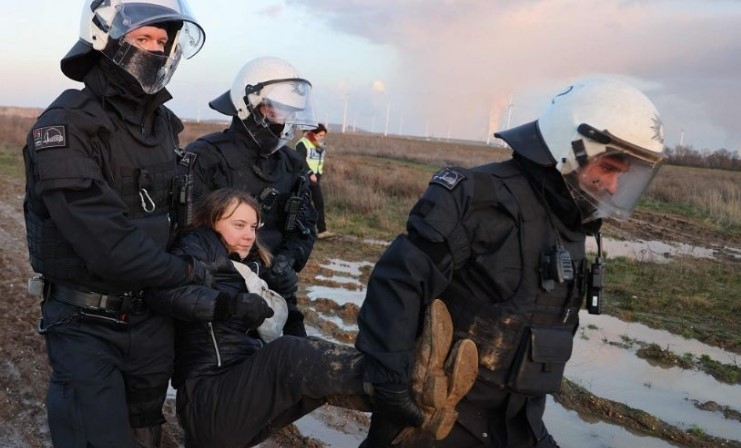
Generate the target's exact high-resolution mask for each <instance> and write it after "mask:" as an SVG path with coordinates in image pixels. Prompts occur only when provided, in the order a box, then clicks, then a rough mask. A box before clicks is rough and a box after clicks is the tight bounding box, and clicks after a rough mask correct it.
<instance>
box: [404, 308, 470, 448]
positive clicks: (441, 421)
mask: <svg viewBox="0 0 741 448" xmlns="http://www.w3.org/2000/svg"><path fill="white" fill-rule="evenodd" d="M452 340H453V321H452V319H451V318H450V313H448V308H447V307H446V306H445V303H443V302H442V301H441V300H435V301H433V302H432V303H431V304H430V306H429V308H428V309H427V312H426V313H425V321H424V327H423V329H422V335H421V336H420V338H419V339H418V340H417V352H416V358H415V362H414V368H413V370H412V395H413V397H414V399H415V400H416V401H417V403H418V404H419V406H420V408H421V409H422V412H424V414H425V421H424V423H423V424H422V427H421V428H405V429H404V430H403V431H402V432H401V433H399V436H397V437H396V439H395V440H394V444H395V445H396V444H400V445H402V446H403V445H405V443H404V442H407V443H411V442H412V440H414V439H418V438H421V437H424V434H421V433H420V432H421V431H425V432H427V433H428V434H431V435H432V436H433V437H434V438H435V439H436V440H442V439H444V438H445V437H447V436H448V434H449V433H450V431H451V430H452V429H453V425H454V424H455V421H456V419H457V418H458V412H457V411H456V410H455V407H456V405H457V404H458V402H459V401H461V399H462V398H463V397H464V396H465V395H466V394H467V393H468V391H469V390H471V387H473V383H474V382H475V381H476V377H477V375H478V350H477V349H476V344H475V343H474V342H473V341H471V340H470V339H461V340H459V341H457V342H456V343H455V345H454V346H453V349H452V350H450V344H451V342H452Z"/></svg>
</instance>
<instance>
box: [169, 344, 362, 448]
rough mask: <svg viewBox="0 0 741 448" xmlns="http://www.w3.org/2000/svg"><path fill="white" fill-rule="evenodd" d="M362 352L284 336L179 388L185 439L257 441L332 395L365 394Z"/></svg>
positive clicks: (191, 442) (219, 443)
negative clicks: (241, 360) (223, 370)
mask: <svg viewBox="0 0 741 448" xmlns="http://www.w3.org/2000/svg"><path fill="white" fill-rule="evenodd" d="M362 376H363V357H362V355H361V354H360V353H359V352H358V351H357V350H355V349H354V348H352V347H347V346H342V345H336V344H332V343H329V342H326V341H317V340H310V339H304V338H296V337H291V336H284V337H281V338H278V339H277V340H275V341H273V342H271V343H270V344H268V345H266V346H265V347H264V348H262V349H261V350H259V351H258V352H257V353H255V354H253V355H251V356H250V357H249V358H247V359H246V360H245V361H243V362H242V363H240V364H237V365H234V366H232V367H230V368H229V369H227V371H226V372H224V373H223V374H222V375H218V376H209V377H200V378H196V379H191V380H188V381H186V383H185V385H183V386H181V387H180V389H179V390H178V398H177V399H178V418H179V420H180V424H181V425H182V426H183V429H184V430H185V436H186V440H185V445H186V447H188V448H191V447H205V446H208V447H211V448H218V447H232V446H244V445H247V444H255V443H259V442H260V441H261V440H263V439H264V438H265V437H267V436H268V435H270V434H271V433H272V432H274V431H276V430H278V429H280V427H282V426H284V425H287V424H289V423H291V422H293V421H295V420H297V419H298V418H300V417H301V416H303V415H305V414H307V413H309V412H311V411H312V410H313V409H316V408H317V407H318V406H321V405H322V404H323V403H325V401H326V397H327V396H329V395H364V392H363V379H362Z"/></svg>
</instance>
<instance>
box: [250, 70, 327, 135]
mask: <svg viewBox="0 0 741 448" xmlns="http://www.w3.org/2000/svg"><path fill="white" fill-rule="evenodd" d="M248 89H250V86H248ZM255 93H257V94H258V95H260V96H261V97H262V100H261V103H260V105H259V106H264V107H259V109H260V112H261V113H262V115H263V116H264V117H265V119H266V120H267V121H268V122H269V123H271V124H284V125H293V126H296V127H299V128H301V129H314V128H315V127H316V124H317V121H316V117H315V115H314V102H313V100H312V97H311V83H309V81H306V80H304V79H298V78H290V79H276V80H273V81H268V82H265V83H261V90H260V91H257V92H255ZM247 96H248V97H249V93H248V95H247Z"/></svg>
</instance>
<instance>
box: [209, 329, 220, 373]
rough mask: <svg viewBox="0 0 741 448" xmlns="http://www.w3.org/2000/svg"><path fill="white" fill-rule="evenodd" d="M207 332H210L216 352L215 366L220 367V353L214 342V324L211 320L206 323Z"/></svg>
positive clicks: (217, 345)
mask: <svg viewBox="0 0 741 448" xmlns="http://www.w3.org/2000/svg"><path fill="white" fill-rule="evenodd" d="M208 332H209V333H210V334H211V342H213V344H214V352H216V367H221V354H220V353H219V344H217V343H216V335H215V334H214V326H213V324H212V323H211V322H209V323H208Z"/></svg>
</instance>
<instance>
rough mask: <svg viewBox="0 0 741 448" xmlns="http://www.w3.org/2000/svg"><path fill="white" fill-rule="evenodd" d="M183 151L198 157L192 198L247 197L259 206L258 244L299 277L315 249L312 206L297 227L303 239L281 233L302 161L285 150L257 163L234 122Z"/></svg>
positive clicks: (301, 175) (303, 174) (247, 139)
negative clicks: (226, 193)
mask: <svg viewBox="0 0 741 448" xmlns="http://www.w3.org/2000/svg"><path fill="white" fill-rule="evenodd" d="M185 150H186V151H187V152H193V153H195V154H197V156H196V159H195V162H194V165H193V167H192V170H193V176H194V182H195V194H196V197H199V196H201V195H203V194H205V193H207V192H209V191H213V190H216V189H219V188H224V187H234V188H238V189H240V190H244V191H247V192H249V193H250V194H251V195H252V196H254V197H255V198H257V199H258V201H260V203H261V204H262V205H263V210H262V212H263V221H264V225H263V227H262V228H261V230H260V237H261V239H262V241H263V243H264V244H265V245H266V246H267V247H268V248H269V249H270V252H271V253H272V254H273V255H274V256H276V257H277V256H278V255H285V256H287V257H288V258H290V259H291V260H293V262H294V263H293V268H294V269H295V270H296V272H298V271H300V270H301V269H302V268H303V267H304V265H305V264H306V262H307V261H308V259H309V256H310V255H311V251H312V249H313V247H314V240H315V234H314V226H315V224H316V211H315V210H314V208H313V206H312V204H311V201H310V200H308V201H306V203H305V209H304V211H303V213H302V222H303V223H304V225H305V226H306V229H307V230H309V231H310V232H309V233H308V234H302V233H301V232H299V231H293V232H286V231H285V230H284V229H285V226H286V218H287V214H286V210H285V207H286V201H287V199H288V198H289V196H290V195H291V193H292V192H294V191H295V190H296V188H297V185H298V184H299V182H300V178H303V179H306V175H307V174H306V168H305V164H306V161H305V160H303V159H302V158H301V157H300V156H299V155H298V154H297V153H296V152H295V151H294V150H292V149H291V148H288V147H287V146H284V147H282V148H280V149H279V150H277V151H275V152H274V153H273V154H271V155H270V156H268V157H262V156H261V155H260V151H259V148H258V147H257V145H256V144H255V142H254V141H253V140H252V138H251V137H250V136H249V135H248V134H247V131H246V130H245V129H244V125H243V124H242V122H241V121H240V120H239V119H238V118H236V117H235V118H234V119H233V120H232V124H231V126H230V127H229V128H228V129H225V130H224V131H223V132H219V133H214V134H209V135H206V136H204V137H201V138H199V139H198V140H196V141H194V142H193V143H191V144H190V145H188V146H187V147H186V148H185ZM306 182H307V185H306V186H307V187H308V180H307V181H306ZM269 188H273V189H275V191H276V193H277V196H276V197H275V198H274V201H273V202H272V205H271V206H270V207H268V204H267V201H266V200H265V195H266V193H265V192H266V190H267V189H269Z"/></svg>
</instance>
